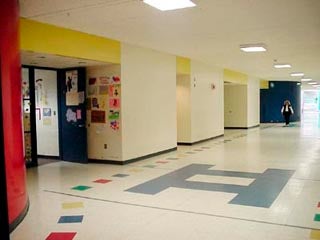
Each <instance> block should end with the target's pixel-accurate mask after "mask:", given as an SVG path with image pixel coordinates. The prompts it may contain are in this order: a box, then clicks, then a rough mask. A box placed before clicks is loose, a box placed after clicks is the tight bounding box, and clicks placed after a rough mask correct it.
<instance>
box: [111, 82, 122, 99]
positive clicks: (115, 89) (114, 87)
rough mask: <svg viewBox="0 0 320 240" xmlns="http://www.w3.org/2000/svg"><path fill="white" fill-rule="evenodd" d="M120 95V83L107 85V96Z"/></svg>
mask: <svg viewBox="0 0 320 240" xmlns="http://www.w3.org/2000/svg"><path fill="white" fill-rule="evenodd" d="M119 96H120V85H118V84H117V85H109V97H119Z"/></svg>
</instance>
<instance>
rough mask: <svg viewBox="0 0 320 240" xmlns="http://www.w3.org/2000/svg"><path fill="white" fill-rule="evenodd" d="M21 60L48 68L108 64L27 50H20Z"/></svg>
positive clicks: (24, 62)
mask: <svg viewBox="0 0 320 240" xmlns="http://www.w3.org/2000/svg"><path fill="white" fill-rule="evenodd" d="M21 62H22V64H23V65H29V66H36V67H50V68H71V67H83V66H86V67H89V66H106V65H110V64H108V63H105V62H98V61H92V60H87V59H80V58H71V57H65V56H58V55H52V54H43V53H35V52H28V51H22V52H21Z"/></svg>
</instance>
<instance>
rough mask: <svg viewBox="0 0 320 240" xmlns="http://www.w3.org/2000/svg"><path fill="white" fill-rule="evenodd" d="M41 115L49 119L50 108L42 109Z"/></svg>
mask: <svg viewBox="0 0 320 240" xmlns="http://www.w3.org/2000/svg"><path fill="white" fill-rule="evenodd" d="M42 114H43V116H44V117H51V108H43V109H42Z"/></svg>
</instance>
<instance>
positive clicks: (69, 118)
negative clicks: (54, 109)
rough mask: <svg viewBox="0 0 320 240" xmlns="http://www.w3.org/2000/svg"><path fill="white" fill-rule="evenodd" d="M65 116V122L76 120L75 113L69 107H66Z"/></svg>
mask: <svg viewBox="0 0 320 240" xmlns="http://www.w3.org/2000/svg"><path fill="white" fill-rule="evenodd" d="M66 118H67V122H77V114H76V112H74V111H72V109H71V108H68V110H67V113H66Z"/></svg>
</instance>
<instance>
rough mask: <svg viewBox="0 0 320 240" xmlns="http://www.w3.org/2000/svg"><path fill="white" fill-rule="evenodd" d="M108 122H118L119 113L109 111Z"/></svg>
mask: <svg viewBox="0 0 320 240" xmlns="http://www.w3.org/2000/svg"><path fill="white" fill-rule="evenodd" d="M108 118H109V120H118V119H119V118H120V112H119V111H115V110H110V111H109V117H108Z"/></svg>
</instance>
